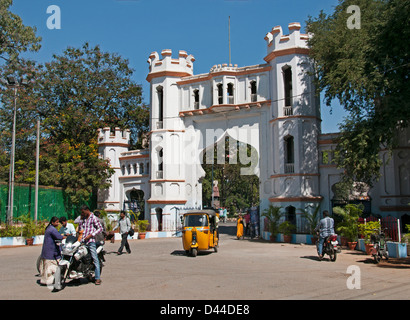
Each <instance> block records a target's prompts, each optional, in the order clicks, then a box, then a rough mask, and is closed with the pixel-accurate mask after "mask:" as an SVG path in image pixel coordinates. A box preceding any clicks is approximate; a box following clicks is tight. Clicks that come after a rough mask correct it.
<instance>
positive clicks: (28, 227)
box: [18, 212, 37, 246]
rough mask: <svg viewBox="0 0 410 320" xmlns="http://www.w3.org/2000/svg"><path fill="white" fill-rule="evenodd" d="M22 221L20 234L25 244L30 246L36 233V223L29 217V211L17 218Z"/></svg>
mask: <svg viewBox="0 0 410 320" xmlns="http://www.w3.org/2000/svg"><path fill="white" fill-rule="evenodd" d="M18 220H20V221H21V222H22V223H23V227H22V230H21V231H22V232H21V234H22V236H23V237H25V239H26V244H27V245H28V246H32V245H33V242H34V238H33V237H34V235H35V233H36V229H37V224H36V222H35V221H34V220H32V219H31V217H30V212H29V213H28V214H27V215H23V216H20V217H19V218H18Z"/></svg>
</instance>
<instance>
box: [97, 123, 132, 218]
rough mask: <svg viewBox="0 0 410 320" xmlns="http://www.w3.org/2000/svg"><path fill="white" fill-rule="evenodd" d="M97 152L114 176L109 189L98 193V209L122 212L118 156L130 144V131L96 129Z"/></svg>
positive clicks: (126, 149)
mask: <svg viewBox="0 0 410 320" xmlns="http://www.w3.org/2000/svg"><path fill="white" fill-rule="evenodd" d="M97 133H98V152H99V154H100V156H101V157H102V158H103V159H107V160H108V161H109V164H110V166H111V168H112V169H114V171H115V172H114V174H113V175H112V176H111V178H110V179H111V181H112V183H111V187H110V188H108V189H100V190H99V191H98V208H100V209H104V210H105V211H107V212H110V211H111V212H118V211H120V210H122V207H121V203H122V199H121V197H122V194H123V192H122V190H120V189H121V185H120V181H119V177H120V176H121V165H120V155H121V153H123V152H126V151H128V148H129V142H130V130H128V129H127V130H124V131H122V130H121V129H120V128H115V129H114V131H112V130H111V129H110V128H103V129H98V131H97Z"/></svg>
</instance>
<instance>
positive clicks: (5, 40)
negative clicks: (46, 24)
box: [0, 0, 41, 63]
mask: <svg viewBox="0 0 410 320" xmlns="http://www.w3.org/2000/svg"><path fill="white" fill-rule="evenodd" d="M12 4H13V0H1V1H0V58H1V59H3V60H5V61H9V62H11V63H17V62H18V58H19V55H20V53H22V52H26V51H38V50H39V49H40V47H41V45H40V42H41V37H37V36H36V28H34V27H29V26H25V25H24V24H23V21H22V19H21V18H20V17H19V16H18V15H16V14H13V13H12V12H11V11H10V6H11V5H12Z"/></svg>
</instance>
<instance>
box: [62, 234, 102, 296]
mask: <svg viewBox="0 0 410 320" xmlns="http://www.w3.org/2000/svg"><path fill="white" fill-rule="evenodd" d="M59 245H60V247H61V260H60V261H59V262H58V267H57V270H56V272H55V274H54V290H57V291H58V290H61V289H63V286H64V284H65V282H66V280H67V279H82V278H86V279H88V280H89V281H91V280H92V279H93V277H94V270H95V266H94V263H93V259H92V257H91V253H90V251H89V250H88V248H87V246H86V245H85V244H84V243H83V242H80V241H78V240H77V238H76V237H73V236H68V237H67V238H66V239H64V240H62V241H59ZM97 255H98V259H99V262H100V272H102V268H103V262H105V258H104V255H105V251H104V246H103V244H101V245H99V246H98V247H97Z"/></svg>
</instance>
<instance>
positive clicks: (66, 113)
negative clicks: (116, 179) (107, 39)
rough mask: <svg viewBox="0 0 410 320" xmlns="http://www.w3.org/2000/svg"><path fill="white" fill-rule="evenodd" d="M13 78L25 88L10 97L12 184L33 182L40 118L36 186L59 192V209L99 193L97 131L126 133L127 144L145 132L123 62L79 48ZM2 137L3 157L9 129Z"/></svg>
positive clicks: (103, 171)
mask: <svg viewBox="0 0 410 320" xmlns="http://www.w3.org/2000/svg"><path fill="white" fill-rule="evenodd" d="M8 67H10V66H7V67H5V72H6V73H7V72H10V70H9V69H7V68H8ZM28 71H30V72H31V73H28ZM19 72H21V74H25V75H26V77H27V78H28V79H29V80H33V81H31V83H30V86H29V87H28V88H26V89H24V90H20V91H19V96H18V107H19V110H18V115H19V117H18V121H17V135H16V136H17V139H16V141H17V143H18V147H17V144H16V163H19V164H20V165H19V166H18V169H17V170H16V181H18V182H26V183H27V182H31V181H30V179H31V180H32V179H33V177H34V172H35V171H34V155H35V152H34V150H35V138H36V137H35V134H36V131H35V122H36V120H37V119H40V120H41V151H40V152H41V157H40V159H41V160H40V184H43V185H52V186H59V187H63V188H64V190H65V192H66V194H67V195H68V197H67V204H70V205H76V204H79V203H81V202H82V201H85V200H88V197H89V195H90V194H91V192H93V193H94V194H95V193H96V190H97V189H99V188H105V187H107V181H108V180H107V179H109V177H110V176H111V174H112V172H113V171H112V170H110V169H109V164H108V163H107V161H106V160H103V159H100V157H99V155H98V146H97V129H98V128H101V127H111V128H114V127H120V128H121V129H125V128H130V129H131V132H132V140H133V142H134V145H135V143H136V142H137V139H138V134H139V133H140V132H142V131H145V130H147V128H148V119H149V110H148V108H147V106H145V104H143V103H142V99H141V96H142V91H141V86H139V85H137V84H136V83H135V82H134V81H133V80H132V74H133V70H132V69H130V67H129V65H128V61H127V60H126V59H123V58H122V57H120V56H118V55H116V54H110V53H106V52H103V51H101V49H100V48H99V46H95V47H90V46H89V45H88V44H87V43H86V44H84V45H83V46H82V47H81V48H68V49H67V50H65V51H64V52H63V54H62V55H54V56H53V60H52V61H51V62H49V63H46V64H45V65H39V64H36V63H35V62H28V61H27V62H26V63H25V68H23V67H20V69H19ZM2 100H3V105H2V107H1V108H0V123H1V126H0V127H2V128H11V119H12V115H11V110H10V108H9V107H8V106H9V105H10V103H12V96H11V95H10V92H8V91H4V92H3V95H2ZM5 133H6V134H5V136H4V137H5V138H4V139H1V140H0V142H1V143H2V147H3V149H4V150H5V152H7V146H8V145H9V144H8V141H5V140H6V139H7V137H8V136H10V135H9V134H8V133H9V130H7V129H5ZM0 150H1V149H0ZM17 150H18V151H17ZM1 159H2V158H1V157H0V160H1ZM23 168H25V171H24V170H23ZM20 169H21V170H23V171H21V172H20ZM3 171H4V170H3ZM0 173H3V174H4V176H3V178H4V179H7V178H8V177H7V176H5V172H0ZM17 179H19V180H17ZM108 183H109V181H108Z"/></svg>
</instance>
